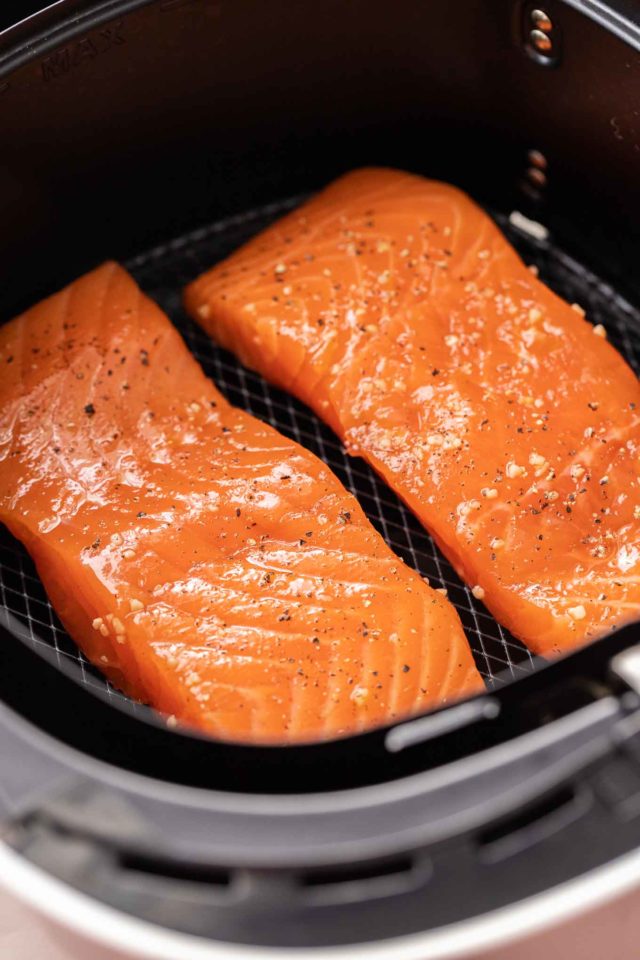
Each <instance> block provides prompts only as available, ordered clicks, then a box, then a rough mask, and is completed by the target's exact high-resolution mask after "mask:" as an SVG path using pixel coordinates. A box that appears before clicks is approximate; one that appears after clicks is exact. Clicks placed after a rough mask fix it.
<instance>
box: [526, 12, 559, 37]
mask: <svg viewBox="0 0 640 960" xmlns="http://www.w3.org/2000/svg"><path fill="white" fill-rule="evenodd" d="M530 16H531V23H532V24H533V26H534V27H535V28H536V29H538V30H542V32H543V33H551V31H552V30H553V23H552V22H551V17H550V16H549V14H548V13H547V12H546V11H545V10H539V9H538V8H536V9H535V10H532V11H531V15H530Z"/></svg>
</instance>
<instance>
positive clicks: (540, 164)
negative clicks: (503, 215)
mask: <svg viewBox="0 0 640 960" xmlns="http://www.w3.org/2000/svg"><path fill="white" fill-rule="evenodd" d="M527 160H528V161H529V163H530V164H531V166H532V167H537V168H538V170H546V169H547V158H546V157H545V155H544V153H542V151H541V150H529V152H528V153H527Z"/></svg>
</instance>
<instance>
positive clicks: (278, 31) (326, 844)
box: [0, 0, 640, 958]
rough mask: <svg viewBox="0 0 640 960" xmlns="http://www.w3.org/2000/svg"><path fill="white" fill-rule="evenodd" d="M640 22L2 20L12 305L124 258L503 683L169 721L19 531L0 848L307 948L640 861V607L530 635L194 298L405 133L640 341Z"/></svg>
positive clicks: (551, 12) (172, 918)
mask: <svg viewBox="0 0 640 960" xmlns="http://www.w3.org/2000/svg"><path fill="white" fill-rule="evenodd" d="M639 50H640V8H638V6H637V5H636V4H634V3H632V2H625V0H617V2H615V3H609V4H603V3H595V2H591V0H549V2H546V3H545V4H544V5H543V6H539V5H537V4H532V3H529V2H520V0H518V2H513V0H459V2H458V3H457V4H451V3H450V2H449V3H447V2H441V0H430V2H428V3H427V2H424V0H395V2H393V3H391V2H389V0H386V2H385V0H367V2H364V0H318V2H316V3H304V2H295V0H273V2H271V3H264V2H260V0H236V2H235V3H231V2H228V0H221V2H213V0H138V2H132V0H129V2H122V0H109V2H104V0H103V2H95V0H94V2H83V0H59V2H58V3H56V4H54V5H53V6H51V7H49V8H47V9H46V10H44V11H43V12H41V13H39V14H37V15H34V16H32V17H30V18H28V19H27V20H25V21H24V22H22V23H21V24H18V25H17V26H14V27H13V28H11V29H9V30H7V31H5V32H4V33H2V34H0V137H1V142H2V149H1V150H0V209H1V210H2V230H1V231H0V263H1V264H2V275H3V280H2V285H1V287H0V312H1V313H2V317H3V318H5V319H8V318H10V317H11V316H13V315H14V314H16V313H17V312H18V311H19V310H21V309H22V308H24V307H26V306H28V305H30V304H31V303H33V302H35V301H36V300H37V299H38V298H40V297H42V296H44V295H46V294H48V293H51V292H53V291H54V290H56V289H59V288H60V287H62V286H63V285H64V284H65V283H67V282H68V281H70V280H71V279H73V278H74V277H75V276H77V275H78V274H80V273H81V272H83V271H85V270H87V269H89V268H91V267H93V266H95V265H96V264H97V263H99V262H101V261H102V260H104V259H107V258H115V259H118V260H120V261H121V262H123V263H124V265H125V266H127V267H128V269H130V270H131V272H132V273H133V275H134V277H135V278H136V280H137V281H138V282H139V283H140V284H141V286H142V288H143V289H144V290H145V292H146V293H148V294H149V295H150V296H151V297H152V298H153V299H154V300H156V301H157V302H158V303H159V304H160V306H161V307H162V308H163V309H164V310H165V311H166V312H167V313H168V315H169V316H170V317H171V319H172V321H173V322H174V323H175V324H176V325H177V327H178V328H179V329H180V331H181V333H182V334H183V335H184V337H185V339H186V341H187V343H188V345H189V347H190V348H191V350H192V351H193V353H194V355H195V356H196V357H197V359H198V360H199V362H200V363H201V364H202V366H203V367H204V369H205V371H206V373H207V374H208V375H209V376H211V377H212V379H213V380H214V381H215V382H216V384H217V385H218V386H219V387H220V389H221V390H222V391H223V392H224V393H225V394H226V396H227V397H228V398H229V399H230V400H231V401H232V402H233V403H234V404H236V405H238V406H241V407H243V408H245V409H247V410H249V411H250V412H251V413H253V414H254V415H255V416H257V417H259V418H261V419H263V420H265V421H267V422H269V423H271V424H273V425H274V426H275V427H277V428H278V429H279V430H281V431H282V432H283V433H285V434H287V435H288V436H291V437H293V438H294V439H295V440H297V441H298V442H300V443H301V444H303V445H304V446H307V447H308V448H310V449H311V450H313V452H315V453H316V454H318V455H319V456H320V457H321V458H322V459H324V460H325V461H326V462H327V463H328V464H329V466H330V467H331V468H332V469H333V470H334V471H335V472H336V473H337V474H338V476H339V477H340V479H341V480H342V481H343V482H344V484H345V485H346V486H347V487H348V488H349V489H350V490H351V491H352V492H353V493H355V494H356V496H357V497H358V498H359V499H360V502H361V503H362V505H363V507H364V509H365V511H366V512H367V514H368V516H369V517H370V519H371V520H372V521H373V523H374V525H375V526H376V527H377V529H378V530H379V531H380V533H381V534H382V535H383V536H384V537H385V539H386V540H387V542H388V543H389V544H390V545H391V546H392V547H393V549H394V550H395V551H396V552H397V553H398V554H399V555H400V556H402V557H403V559H404V560H405V561H406V562H407V563H408V564H410V565H411V566H413V567H415V568H417V569H418V570H419V571H420V573H422V574H423V575H425V576H427V577H428V578H429V580H430V582H431V583H432V585H434V586H441V587H445V588H446V589H447V590H448V595H449V598H450V599H451V600H452V602H453V603H454V604H455V606H456V608H457V609H458V612H459V613H460V616H461V619H462V622H463V625H464V627H465V631H466V634H467V636H468V638H469V641H470V644H471V646H472V649H473V653H474V656H475V658H476V662H477V665H478V667H479V669H480V671H481V673H482V675H483V676H484V678H485V680H486V683H487V692H486V694H484V695H483V696H481V697H478V698H475V699H474V700H472V701H469V702H467V703H463V704H459V705H454V706H451V707H448V708H446V709H441V710H439V711H436V712H434V713H432V714H429V715H426V716H423V717H417V718H415V719H412V720H409V721H406V722H402V723H398V724H395V725H391V726H388V727H386V728H383V729H376V730H372V731H370V732H367V733H363V734H361V735H358V736H351V737H348V738H343V739H340V740H334V741H329V742H324V743H316V744H309V745H301V746H287V747H264V746H248V745H231V744H225V743H223V742H217V741H215V740H213V739H210V738H206V737H201V736H197V735H191V734H190V733H188V732H184V731H183V732H180V731H177V730H175V729H168V728H167V727H166V725H165V723H164V721H163V720H162V719H161V718H159V717H158V716H156V715H155V714H154V713H153V712H152V711H151V710H150V709H149V708H148V707H146V706H144V705H141V704H137V703H133V702H132V701H130V700H128V699H127V698H126V697H125V696H124V695H123V694H121V693H120V692H119V691H118V690H116V689H114V688H112V687H111V686H109V684H108V683H107V682H106V681H105V679H104V678H103V677H102V675H101V674H100V673H99V672H98V671H96V670H95V669H94V668H93V667H92V666H91V665H90V664H89V663H88V662H87V661H86V660H85V659H84V657H83V656H82V655H81V654H80V653H79V652H78V649H77V648H76V646H75V644H74V643H73V641H72V640H71V639H70V638H69V636H68V635H67V634H66V633H65V631H64V628H63V627H62V625H61V624H60V622H59V621H58V619H57V617H56V614H55V612H54V610H53V609H52V607H51V605H50V603H49V602H48V599H47V597H46V594H45V592H44V590H43V587H42V585H41V583H40V581H39V579H38V577H37V574H36V572H35V569H34V567H33V564H32V563H31V561H30V560H29V558H28V556H27V554H26V552H25V550H24V549H23V548H22V547H21V546H20V545H19V544H17V543H16V542H15V541H14V540H12V538H11V537H10V536H9V535H8V534H7V533H6V532H3V533H2V535H1V537H0V564H1V579H0V603H1V609H0V621H1V624H0V625H1V634H2V636H1V644H2V646H1V650H2V653H1V654H0V664H1V666H0V817H1V819H2V824H3V827H2V837H3V840H2V843H1V844H0V848H4V850H5V852H7V853H8V854H9V855H10V859H8V860H5V861H3V862H4V863H5V864H9V863H12V862H13V863H18V862H20V863H22V864H24V865H28V867H29V868H32V869H33V870H34V871H35V873H34V876H35V875H38V876H46V877H48V878H51V879H52V880H53V881H55V882H56V883H59V884H62V885H63V886H64V889H66V890H67V891H69V892H74V891H78V892H80V893H81V894H82V897H83V898H85V900H86V898H89V899H90V900H91V902H93V903H95V904H98V905H100V906H105V907H107V908H109V909H112V910H114V911H116V912H117V915H118V916H125V917H128V918H129V919H131V918H133V919H135V920H136V921H139V922H141V923H142V924H143V925H145V929H147V928H149V927H154V928H156V930H157V931H169V932H170V933H171V934H172V935H176V934H177V935H180V936H182V935H184V936H185V937H186V938H188V942H189V943H192V942H200V943H201V944H216V945H218V946H219V947H221V948H222V947H225V946H229V947H230V946H233V945H236V946H238V945H243V946H245V947H247V948H248V947H251V948H276V949H277V950H278V951H279V953H278V955H279V956H286V955H287V951H293V950H294V948H295V949H297V950H299V951H305V950H307V949H311V948H320V947H324V948H332V949H333V950H334V952H335V954H336V956H338V955H340V956H342V955H343V954H342V953H341V952H340V951H342V950H345V951H347V952H348V948H349V947H353V948H354V949H355V946H356V945H358V947H359V949H360V950H362V951H364V952H363V953H362V954H358V955H359V956H360V955H362V956H366V955H367V951H368V950H370V949H373V947H374V945H377V947H376V949H377V948H378V947H380V945H382V946H384V945H387V947H388V948H389V951H390V952H389V954H388V955H389V956H392V955H394V954H393V950H394V949H396V947H397V949H400V947H399V946H398V945H399V944H401V943H404V942H405V939H406V938H408V937H409V938H411V937H413V938H414V940H413V941H412V942H415V943H418V944H423V946H424V953H423V954H422V953H420V954H418V953H416V956H418V955H420V956H424V957H425V958H426V957H428V956H435V955H436V954H435V953H430V952H429V949H430V948H429V943H432V942H435V941H433V940H432V939H430V938H433V937H434V936H436V935H441V934H442V933H443V931H444V932H446V931H455V930H461V929H463V928H464V925H465V924H466V925H469V924H473V923H475V922H477V921H479V920H481V919H482V918H486V917H491V916H499V915H500V916H505V915H506V914H505V911H507V912H508V911H509V910H511V909H516V908H517V907H519V906H521V905H522V904H526V903H529V902H532V898H535V897H540V896H541V895H547V894H549V892H550V891H551V892H552V891H553V890H555V889H562V890H566V889H568V888H569V887H570V886H571V884H575V883H578V882H580V881H582V880H584V879H585V878H593V877H597V876H598V872H602V871H605V870H608V869H610V868H611V867H612V865H616V864H620V863H623V862H624V863H632V864H635V867H634V868H633V869H635V873H634V874H633V876H634V878H635V876H636V874H637V884H638V885H640V857H638V863H636V861H635V859H634V857H635V856H636V855H637V853H638V850H639V848H640V816H639V814H640V765H639V764H640V739H639V734H638V731H639V730H640V700H639V698H638V691H639V690H640V647H636V645H637V644H640V628H639V627H638V625H637V624H631V625H629V626H627V627H625V628H624V629H621V630H618V631H617V632H615V633H612V634H610V635H609V636H606V637H604V638H602V639H601V640H598V641H596V642H595V643H593V644H591V645H590V646H588V647H586V648H584V649H582V650H579V651H577V652H576V653H573V654H571V655H569V656H566V657H564V658H563V659H560V660H557V661H554V662H546V661H542V660H536V659H534V658H532V657H531V655H530V654H529V653H528V652H527V650H526V648H524V647H523V646H522V644H520V643H519V642H518V641H517V640H516V639H515V638H513V637H512V636H510V635H509V634H508V633H507V632H506V631H505V630H504V629H503V628H502V627H501V626H500V625H499V624H498V623H497V622H496V621H495V620H494V619H493V618H492V617H491V616H490V615H489V614H488V612H487V611H486V610H485V608H484V607H483V606H482V604H481V603H480V602H479V601H478V600H476V599H474V597H473V596H472V595H471V592H470V590H469V589H468V588H467V587H466V586H464V585H463V584H462V583H461V582H460V580H459V579H458V578H457V577H456V575H455V573H454V572H453V570H452V568H451V567H450V565H449V564H448V563H447V562H446V561H445V560H444V558H443V557H442V555H441V554H440V553H439V551H438V550H437V548H436V547H435V546H434V545H433V543H432V541H431V540H430V538H429V537H428V535H427V534H426V533H425V531H424V530H423V529H422V528H421V527H420V525H419V524H418V522H417V521H416V520H415V519H414V518H413V517H412V516H411V515H410V514H409V512H408V511H407V510H406V509H405V507H404V506H403V505H402V504H401V503H400V502H399V501H398V500H397V498H396V497H395V496H394V495H393V494H392V493H391V492H390V491H389V490H388V489H387V488H386V487H385V486H384V484H383V483H382V482H381V481H380V480H379V479H377V478H376V477H375V475H374V474H373V473H372V471H371V470H369V469H368V468H367V467H366V465H365V464H364V463H363V462H362V461H360V460H357V459H352V458H349V457H348V456H347V455H346V454H345V452H344V451H343V449H342V447H341V445H340V444H339V442H338V441H337V439H336V437H335V436H334V435H333V434H332V433H331V431H330V430H329V429H328V428H327V427H325V426H323V425H322V424H321V423H320V422H319V421H318V420H317V418H316V417H315V416H314V415H312V414H311V413H310V412H309V411H308V410H307V409H305V408H304V407H303V406H302V405H301V404H299V403H298V402H296V401H295V400H293V399H292V398H291V397H289V396H287V395H285V394H283V393H281V392H279V391H278V390H276V389H274V388H271V387H270V386H268V385H267V384H266V383H265V382H264V381H263V380H262V379H261V378H260V377H258V376H257V375H255V374H253V373H251V372H250V371H248V370H246V369H243V368H242V367H241V366H240V365H239V363H238V362H237V361H236V360H235V359H234V358H233V357H231V356H230V355H229V354H227V353H225V352H223V351H222V350H220V349H218V348H216V347H215V346H214V345H213V344H212V343H211V342H210V341H209V339H208V338H207V337H206V336H205V335H204V334H203V333H202V332H201V331H200V330H199V329H198V328H197V327H196V326H195V325H194V324H193V323H192V322H190V321H189V320H188V318H187V317H186V316H185V314H184V312H183V310H182V307H181V304H180V291H181V289H182V287H183V286H184V284H185V283H186V282H187V281H189V280H191V279H193V278H194V277H195V276H196V275H197V274H198V273H199V272H200V271H201V270H202V269H204V268H205V267H207V266H209V265H210V264H212V263H213V262H215V261H216V260H219V259H220V258H222V257H223V256H225V255H227V254H228V253H230V252H231V251H232V250H233V249H235V248H236V247H237V246H238V245H239V244H241V243H242V242H243V241H244V240H246V239H248V238H249V237H250V236H251V235H252V234H254V233H255V232H256V231H258V230H259V229H260V228H262V227H263V226H265V225H266V224H268V223H270V222H271V221H272V220H274V219H275V218H276V217H278V216H279V215H280V214H282V213H283V212H284V211H287V210H289V209H290V208H291V207H292V206H294V205H295V204H296V203H298V202H300V201H301V200H302V199H303V198H305V197H306V196H308V195H309V194H310V193H312V192H313V191H315V190H316V189H318V188H319V187H321V186H322V185H324V184H325V183H327V182H328V181H329V180H330V179H332V178H333V177H334V176H336V175H338V174H340V173H341V172H343V171H345V170H348V169H351V168H354V167H356V166H359V165H368V164H385V165H390V166H396V167H400V168H404V169H408V170H412V171H415V172H417V173H421V174H425V175H428V176H430V177H436V178H440V179H445V180H448V181H451V182H454V183H456V184H457V185H459V186H461V187H463V188H464V189H465V190H467V191H468V192H469V193H470V194H471V195H472V196H473V197H474V198H475V199H476V200H478V201H479V202H480V203H481V204H482V205H483V206H484V207H485V209H486V210H487V211H488V212H489V213H490V214H491V215H492V216H493V217H494V218H495V219H496V220H497V222H498V223H499V225H500V226H501V228H502V229H503V230H504V231H505V233H506V234H507V236H508V237H509V239H510V240H511V242H512V243H513V244H514V245H515V246H516V248H517V249H518V250H519V251H520V253H521V255H522V256H523V257H524V259H525V261H526V262H527V263H529V264H533V265H535V266H536V267H537V268H538V270H539V272H540V276H541V278H542V279H543V280H544V281H545V282H546V283H548V284H549V286H551V287H552V288H553V289H554V290H555V291H557V292H558V293H560V294H561V295H562V296H563V297H565V298H566V299H568V300H569V301H570V302H574V301H575V302H578V303H580V304H581V305H582V306H583V307H584V308H585V309H586V311H587V314H588V316H589V318H590V319H591V320H592V321H593V322H594V323H598V322H600V323H603V324H604V325H605V326H606V328H607V330H608V332H609V335H610V338H611V340H612V342H613V343H614V345H615V346H616V347H617V349H618V350H619V351H620V352H621V353H622V355H623V356H624V357H625V358H626V360H627V361H628V362H629V363H630V365H631V366H632V367H633V368H634V369H635V370H636V371H637V372H638V371H640V280H639V279H638V277H639V274H638V267H637V262H638V252H639V249H640V244H639V239H640V238H639V228H638V223H640V190H638V177H639V172H640V53H639ZM11 858H13V859H11ZM628 858H631V859H630V860H629V859H628ZM6 869H7V870H8V867H6ZM632 872H633V870H632ZM632 879H633V878H632ZM3 882H5V883H7V884H10V877H9V876H8V875H5V876H4V877H3ZM635 882H636V881H635V879H633V882H631V881H630V882H629V884H628V885H629V886H633V885H634V884H635ZM639 926H640V921H639ZM193 938H196V939H195V940H193ZM403 938H405V939H403ZM415 938H417V939H415ZM421 938H422V939H421ZM185 943H187V940H186V939H185ZM394 945H395V946H394ZM416 949H418V948H416ZM421 949H422V948H421ZM452 950H453V948H452ZM185 951H186V947H185ZM188 955H189V954H188V953H187V952H185V954H184V956H188ZM274 955H275V954H274ZM296 955H297V954H296ZM345 955H346V953H345ZM398 955H399V954H398V953H396V956H398ZM437 955H438V956H445V955H446V956H454V953H453V952H451V953H438V954H437ZM455 955H456V956H458V954H455ZM460 955H461V954H460ZM612 955H613V956H617V954H615V952H614V953H613V954H612ZM216 956H217V954H216ZM620 956H622V954H620Z"/></svg>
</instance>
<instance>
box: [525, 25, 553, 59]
mask: <svg viewBox="0 0 640 960" xmlns="http://www.w3.org/2000/svg"><path fill="white" fill-rule="evenodd" d="M529 41H530V43H531V46H532V47H533V48H534V50H537V51H538V53H544V54H548V53H550V52H551V46H552V44H551V39H550V38H549V37H548V36H547V34H546V33H543V32H542V30H532V31H531V33H530V34H529Z"/></svg>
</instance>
